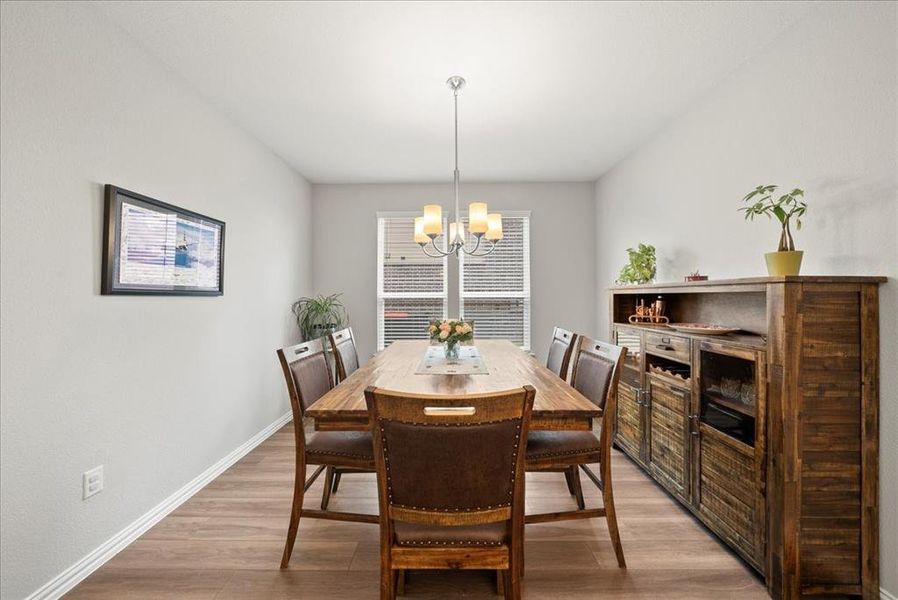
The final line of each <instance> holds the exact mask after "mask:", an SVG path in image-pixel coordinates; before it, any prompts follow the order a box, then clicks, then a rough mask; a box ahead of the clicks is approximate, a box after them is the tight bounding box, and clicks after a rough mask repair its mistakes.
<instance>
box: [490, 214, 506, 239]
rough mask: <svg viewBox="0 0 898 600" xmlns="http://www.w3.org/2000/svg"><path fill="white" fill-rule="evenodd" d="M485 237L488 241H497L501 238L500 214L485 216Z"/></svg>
mask: <svg viewBox="0 0 898 600" xmlns="http://www.w3.org/2000/svg"><path fill="white" fill-rule="evenodd" d="M487 224H488V225H487V230H486V239H487V240H488V241H490V242H498V241H499V240H501V239H502V215H500V214H499V213H493V214H491V215H488V216H487Z"/></svg>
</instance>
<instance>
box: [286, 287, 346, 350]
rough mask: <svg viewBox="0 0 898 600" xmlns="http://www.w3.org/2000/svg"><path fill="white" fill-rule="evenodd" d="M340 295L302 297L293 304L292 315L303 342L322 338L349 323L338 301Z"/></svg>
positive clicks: (344, 309)
mask: <svg viewBox="0 0 898 600" xmlns="http://www.w3.org/2000/svg"><path fill="white" fill-rule="evenodd" d="M342 295H343V294H331V295H329V296H320V295H319V296H315V297H308V296H304V297H302V298H300V299H299V300H297V301H296V302H294V303H293V314H294V315H296V324H297V326H299V330H300V331H301V332H302V338H303V341H306V342H308V341H311V340H315V339H318V338H320V337H324V336H326V335H328V334H330V333H333V332H334V331H337V330H338V329H342V328H343V327H345V326H346V325H347V324H348V323H349V315H348V314H347V313H346V308H345V307H344V306H343V301H342V300H340V296H342Z"/></svg>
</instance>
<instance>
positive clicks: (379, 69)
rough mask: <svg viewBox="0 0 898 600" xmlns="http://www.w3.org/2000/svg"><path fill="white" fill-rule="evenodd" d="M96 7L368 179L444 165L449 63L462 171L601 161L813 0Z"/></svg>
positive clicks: (584, 165) (303, 149)
mask: <svg viewBox="0 0 898 600" xmlns="http://www.w3.org/2000/svg"><path fill="white" fill-rule="evenodd" d="M98 7H99V10H100V11H102V12H103V13H104V14H105V15H107V16H108V17H109V18H111V19H112V20H113V21H114V22H116V23H118V24H119V25H120V26H121V27H122V28H124V29H125V30H126V31H128V32H129V33H130V34H132V35H133V36H134V37H135V38H136V39H137V40H138V41H139V43H140V44H141V45H142V46H144V47H145V48H146V49H147V50H148V51H149V52H151V53H153V54H155V55H156V56H157V57H158V58H159V59H161V60H162V61H163V62H164V63H166V64H167V65H168V66H169V67H171V68H172V69H173V70H174V71H175V72H177V73H179V74H180V75H181V76H182V77H183V78H184V79H186V80H187V81H188V82H190V83H191V84H192V85H193V86H195V87H196V89H197V90H199V91H200V93H202V94H203V95H204V96H206V97H207V98H208V99H209V100H210V101H212V102H213V103H215V104H216V105H218V106H219V107H221V108H222V109H223V110H224V111H225V112H226V113H227V114H229V115H230V116H231V117H232V118H233V119H234V120H235V121H236V122H237V123H238V124H240V125H241V126H242V127H244V128H245V129H246V130H247V131H249V132H250V133H252V134H253V135H254V136H256V137H257V138H258V139H259V140H261V141H262V142H263V143H265V144H266V145H268V146H269V147H270V148H271V149H273V150H274V151H275V152H277V153H278V154H279V155H281V156H282V157H283V158H284V159H286V160H287V161H288V162H289V163H290V164H291V165H293V166H294V167H295V168H296V169H297V170H298V171H300V172H301V173H302V174H303V175H305V176H306V177H307V178H308V179H309V180H311V181H313V182H318V183H325V182H369V183H370V182H402V181H416V182H429V181H448V180H450V179H451V170H452V95H451V92H450V91H449V90H448V89H447V88H446V86H445V80H446V78H447V77H448V76H449V75H453V74H459V75H462V76H464V77H465V78H466V79H467V80H468V85H467V87H466V89H465V90H464V91H463V92H462V96H461V97H460V99H459V112H460V115H459V120H460V124H459V127H460V136H461V142H460V144H461V147H460V153H461V157H460V163H461V164H460V169H461V173H462V178H463V180H469V181H471V180H479V181H576V180H593V179H596V178H597V177H598V176H599V175H601V174H602V173H603V172H605V171H606V170H607V169H609V168H610V167H611V166H613V165H614V163H615V162H617V161H618V160H620V159H621V158H622V157H624V156H625V155H626V154H627V153H629V152H630V151H631V150H633V149H634V148H635V147H637V146H638V145H639V144H640V143H641V142H643V141H645V140H646V139H648V138H649V137H650V136H651V135H652V134H653V133H654V132H656V131H657V130H658V129H659V128H660V127H662V126H663V125H664V124H665V123H666V122H667V121H669V120H670V119H671V118H673V117H674V116H676V115H677V114H679V113H681V112H682V111H684V110H685V109H686V107H687V106H688V105H689V104H690V103H691V102H694V101H696V100H697V99H698V98H699V97H700V96H701V94H702V93H703V92H705V91H706V90H708V89H709V88H711V87H712V86H713V85H714V84H716V83H717V82H719V81H720V80H721V79H723V78H724V77H726V75H727V74H728V73H730V72H732V71H733V70H734V69H735V68H736V67H738V66H739V65H740V64H741V63H743V62H744V61H745V60H746V59H748V58H749V57H751V56H752V55H754V54H756V53H758V52H759V51H762V50H763V47H764V46H765V45H766V44H767V43H768V42H769V41H770V40H772V39H773V38H775V37H777V36H778V35H781V34H782V33H783V32H784V31H785V30H786V29H787V28H788V27H789V26H790V25H792V24H793V23H794V22H795V21H796V20H798V19H799V18H801V17H802V16H803V15H804V14H805V13H806V12H807V11H808V10H810V8H811V5H810V4H808V3H802V2H744V3H743V2H554V3H553V2H547V3H543V2H539V3H537V2H520V3H519V2H513V3H502V2H471V3H465V2H447V3H438V2H433V3H431V2H418V3H381V2H333V3H331V2H292V3H291V2H102V3H99V5H98ZM771 93H776V92H775V90H771ZM733 118H738V115H733Z"/></svg>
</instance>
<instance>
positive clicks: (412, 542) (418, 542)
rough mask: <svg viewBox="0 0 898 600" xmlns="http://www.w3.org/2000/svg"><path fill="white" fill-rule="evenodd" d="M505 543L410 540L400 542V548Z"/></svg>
mask: <svg viewBox="0 0 898 600" xmlns="http://www.w3.org/2000/svg"><path fill="white" fill-rule="evenodd" d="M503 543H504V542H486V541H468V542H465V541H460V540H459V541H454V540H453V541H445V542H440V541H434V540H410V541H407V542H398V544H399V545H400V546H501V545H503Z"/></svg>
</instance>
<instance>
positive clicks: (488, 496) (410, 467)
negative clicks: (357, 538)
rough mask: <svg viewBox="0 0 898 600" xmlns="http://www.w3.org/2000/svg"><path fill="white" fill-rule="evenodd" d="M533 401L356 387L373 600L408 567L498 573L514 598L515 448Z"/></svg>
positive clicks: (519, 479)
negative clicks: (372, 506)
mask: <svg viewBox="0 0 898 600" xmlns="http://www.w3.org/2000/svg"><path fill="white" fill-rule="evenodd" d="M535 395H536V390H534V389H533V388H532V387H530V386H524V387H523V388H517V389H512V390H509V391H506V392H498V393H492V394H477V395H468V396H425V395H420V394H404V393H400V392H391V391H387V390H382V389H378V388H374V387H369V388H368V389H367V390H365V399H366V401H367V405H368V414H369V418H370V424H371V431H372V435H373V438H374V455H375V463H376V466H377V488H378V497H379V501H380V541H381V553H380V559H381V578H380V597H381V600H393V598H394V597H395V595H396V589H397V579H398V577H404V572H405V570H408V569H485V570H495V571H499V572H501V579H500V581H502V585H501V586H500V588H502V589H503V592H502V593H504V596H505V598H506V599H507V598H514V599H518V598H520V595H521V588H520V568H519V565H520V552H521V549H522V548H523V544H521V543H520V537H521V536H522V535H523V523H524V522H523V517H524V460H523V459H524V444H525V440H526V439H527V431H528V429H529V426H530V413H531V411H532V409H533V399H534V397H535ZM400 581H404V580H400Z"/></svg>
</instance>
